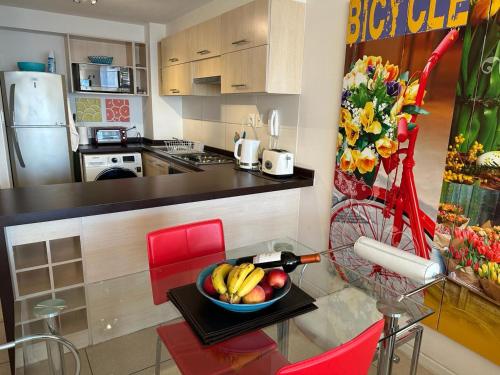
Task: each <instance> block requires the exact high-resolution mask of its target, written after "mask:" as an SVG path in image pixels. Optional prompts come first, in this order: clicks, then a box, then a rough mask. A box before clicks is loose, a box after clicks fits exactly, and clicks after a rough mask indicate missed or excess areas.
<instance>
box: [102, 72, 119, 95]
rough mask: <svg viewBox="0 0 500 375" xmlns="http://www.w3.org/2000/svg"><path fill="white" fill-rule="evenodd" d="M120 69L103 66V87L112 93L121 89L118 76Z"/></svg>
mask: <svg viewBox="0 0 500 375" xmlns="http://www.w3.org/2000/svg"><path fill="white" fill-rule="evenodd" d="M119 73H120V68H118V67H114V66H101V72H100V76H101V87H102V88H103V89H105V90H106V89H107V90H110V91H116V90H118V87H119V82H118V75H119Z"/></svg>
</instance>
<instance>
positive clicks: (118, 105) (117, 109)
mask: <svg viewBox="0 0 500 375" xmlns="http://www.w3.org/2000/svg"><path fill="white" fill-rule="evenodd" d="M106 121H108V122H130V106H129V102H128V99H106Z"/></svg>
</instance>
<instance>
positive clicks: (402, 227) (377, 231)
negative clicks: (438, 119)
mask: <svg viewBox="0 0 500 375" xmlns="http://www.w3.org/2000/svg"><path fill="white" fill-rule="evenodd" d="M457 39H458V30H455V29H453V30H450V32H449V33H448V34H447V35H446V37H445V38H444V39H443V40H442V41H441V43H440V44H439V46H438V47H437V48H436V49H435V50H434V52H433V53H432V54H431V57H430V58H429V60H428V62H427V64H426V66H425V68H424V69H423V71H422V73H421V74H420V78H419V81H420V85H419V89H418V92H417V96H416V105H417V106H418V107H420V106H421V105H422V103H423V98H424V94H425V87H426V85H427V81H428V79H429V75H430V73H431V72H432V70H433V68H434V67H435V66H436V64H437V63H438V62H439V60H440V59H441V57H442V56H443V55H444V54H445V53H446V51H448V50H449V49H450V48H451V47H452V46H453V44H454V43H455V42H456V40H457ZM416 119H417V114H413V115H412V119H411V123H413V124H416ZM418 132H419V126H418V125H416V126H415V127H414V128H413V129H411V130H408V122H407V120H406V119H404V118H402V119H401V120H400V121H399V123H398V126H397V139H398V141H399V146H398V151H397V152H396V153H395V154H394V155H392V157H390V158H387V159H382V162H383V164H384V169H385V170H386V172H387V175H388V180H387V185H386V187H385V188H383V187H377V186H374V187H368V186H363V187H361V188H360V186H359V185H358V186H351V191H353V192H354V191H356V193H355V194H351V195H349V194H348V196H347V197H345V198H344V199H342V200H340V201H339V202H337V203H335V204H334V205H333V207H332V214H331V220H330V249H331V250H334V251H332V252H331V256H332V258H334V260H336V261H337V262H338V263H340V264H342V265H345V266H346V267H348V268H350V269H354V270H356V271H358V272H360V273H361V274H363V275H365V276H369V277H372V278H375V279H377V280H379V281H381V282H383V283H384V284H385V285H387V286H389V287H392V288H394V289H395V290H398V291H407V290H409V289H410V288H411V287H412V286H413V284H411V282H410V281H409V280H407V279H406V278H403V277H401V276H400V275H398V274H396V273H393V272H391V271H388V270H386V269H383V268H382V267H380V266H378V265H373V264H370V263H368V262H367V261H364V260H363V259H360V258H359V257H358V256H356V254H354V252H353V251H335V249H343V248H348V247H352V244H353V243H354V242H355V241H356V240H357V239H358V238H359V237H361V236H366V237H370V238H373V239H375V240H377V241H380V242H384V243H387V244H390V245H392V246H394V247H397V248H399V249H401V250H404V251H408V252H411V253H414V254H417V255H419V256H421V257H424V258H427V259H428V258H429V255H430V251H431V246H432V240H433V237H434V229H435V223H434V221H433V220H431V219H430V218H429V217H428V216H427V215H426V214H425V213H424V212H423V211H422V210H421V209H420V207H419V203H418V195H417V190H416V187H415V179H414V175H413V168H414V166H415V160H414V151H415V144H416V140H417V136H418ZM406 141H408V144H407V145H406V146H405V147H401V144H402V143H404V142H406ZM400 165H402V172H401V174H399V170H400V168H399V167H400ZM391 172H394V173H393V179H392V177H391V178H389V176H391ZM346 183H347V182H346V179H345V175H344V177H343V174H342V172H340V171H338V168H337V171H336V172H335V185H336V186H337V187H338V186H339V184H344V186H345V184H346Z"/></svg>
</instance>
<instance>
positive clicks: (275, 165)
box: [262, 149, 293, 176]
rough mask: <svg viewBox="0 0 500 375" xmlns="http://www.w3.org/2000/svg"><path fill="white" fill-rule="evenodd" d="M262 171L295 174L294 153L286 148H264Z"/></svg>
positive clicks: (279, 174) (282, 174) (280, 174)
mask: <svg viewBox="0 0 500 375" xmlns="http://www.w3.org/2000/svg"><path fill="white" fill-rule="evenodd" d="M262 172H264V173H266V174H269V175H273V176H291V175H293V154H292V153H291V152H288V151H286V150H279V149H273V150H264V153H263V154H262Z"/></svg>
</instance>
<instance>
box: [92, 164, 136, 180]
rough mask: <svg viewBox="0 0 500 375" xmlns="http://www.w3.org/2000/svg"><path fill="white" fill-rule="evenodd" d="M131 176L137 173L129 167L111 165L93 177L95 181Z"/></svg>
mask: <svg viewBox="0 0 500 375" xmlns="http://www.w3.org/2000/svg"><path fill="white" fill-rule="evenodd" d="M131 177H137V174H135V173H134V172H133V171H131V170H130V169H125V168H119V167H113V168H108V169H105V170H103V171H102V172H101V173H99V174H98V175H97V177H96V178H95V181H102V180H116V179H119V178H131Z"/></svg>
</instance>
